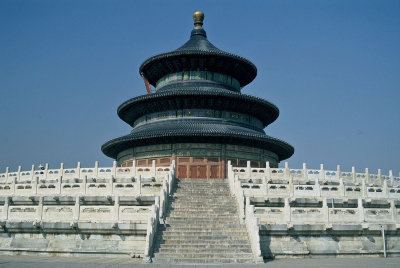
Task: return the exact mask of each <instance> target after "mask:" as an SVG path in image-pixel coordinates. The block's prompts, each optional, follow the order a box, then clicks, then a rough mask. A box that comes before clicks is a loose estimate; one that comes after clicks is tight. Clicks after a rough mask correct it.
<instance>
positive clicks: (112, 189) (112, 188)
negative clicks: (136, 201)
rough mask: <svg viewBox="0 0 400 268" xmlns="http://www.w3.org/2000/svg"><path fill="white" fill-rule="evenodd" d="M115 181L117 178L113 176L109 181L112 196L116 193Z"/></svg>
mask: <svg viewBox="0 0 400 268" xmlns="http://www.w3.org/2000/svg"><path fill="white" fill-rule="evenodd" d="M114 180H115V178H114V177H113V176H111V178H110V180H109V181H108V185H109V186H108V187H109V189H110V190H109V193H110V194H111V195H112V194H113V193H114Z"/></svg>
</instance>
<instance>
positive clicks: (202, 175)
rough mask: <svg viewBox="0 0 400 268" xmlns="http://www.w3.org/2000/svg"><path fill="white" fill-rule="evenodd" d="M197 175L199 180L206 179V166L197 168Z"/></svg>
mask: <svg viewBox="0 0 400 268" xmlns="http://www.w3.org/2000/svg"><path fill="white" fill-rule="evenodd" d="M197 169H198V174H199V178H200V179H206V178H207V166H198V167H197Z"/></svg>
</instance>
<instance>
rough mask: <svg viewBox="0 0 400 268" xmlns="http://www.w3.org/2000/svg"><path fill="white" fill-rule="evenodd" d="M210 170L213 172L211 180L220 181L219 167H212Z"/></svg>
mask: <svg viewBox="0 0 400 268" xmlns="http://www.w3.org/2000/svg"><path fill="white" fill-rule="evenodd" d="M210 170H211V172H210V173H211V174H210V179H218V178H219V166H211V168H210Z"/></svg>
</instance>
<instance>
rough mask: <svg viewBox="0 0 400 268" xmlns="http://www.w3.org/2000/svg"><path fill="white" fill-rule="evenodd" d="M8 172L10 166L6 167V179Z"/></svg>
mask: <svg viewBox="0 0 400 268" xmlns="http://www.w3.org/2000/svg"><path fill="white" fill-rule="evenodd" d="M9 172H10V168H9V167H6V180H8V173H9Z"/></svg>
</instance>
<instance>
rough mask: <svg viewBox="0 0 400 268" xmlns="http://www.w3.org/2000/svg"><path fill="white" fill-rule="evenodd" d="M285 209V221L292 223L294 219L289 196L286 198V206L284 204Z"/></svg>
mask: <svg viewBox="0 0 400 268" xmlns="http://www.w3.org/2000/svg"><path fill="white" fill-rule="evenodd" d="M283 209H284V211H285V221H286V223H290V222H291V221H292V219H291V211H290V205H289V198H285V206H284V208H283Z"/></svg>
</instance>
